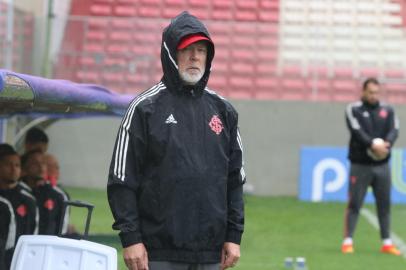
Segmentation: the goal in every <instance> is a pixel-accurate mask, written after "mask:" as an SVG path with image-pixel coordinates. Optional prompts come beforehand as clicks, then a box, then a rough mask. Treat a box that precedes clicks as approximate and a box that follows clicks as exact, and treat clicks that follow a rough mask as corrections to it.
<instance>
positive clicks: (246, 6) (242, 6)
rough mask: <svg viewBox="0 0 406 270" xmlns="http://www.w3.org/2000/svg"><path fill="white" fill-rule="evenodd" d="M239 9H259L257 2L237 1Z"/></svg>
mask: <svg viewBox="0 0 406 270" xmlns="http://www.w3.org/2000/svg"><path fill="white" fill-rule="evenodd" d="M235 2H236V4H237V8H239V9H252V10H256V9H257V1H252V0H251V1H247V0H235Z"/></svg>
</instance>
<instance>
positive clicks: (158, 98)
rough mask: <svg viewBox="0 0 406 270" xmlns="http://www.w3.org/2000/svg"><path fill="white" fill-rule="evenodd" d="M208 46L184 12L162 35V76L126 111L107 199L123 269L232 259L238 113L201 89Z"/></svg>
mask: <svg viewBox="0 0 406 270" xmlns="http://www.w3.org/2000/svg"><path fill="white" fill-rule="evenodd" d="M213 57H214V44H213V42H212V40H211V39H210V36H209V33H208V31H207V29H206V27H205V26H204V25H203V24H202V23H201V22H200V21H199V20H198V19H197V18H196V17H194V16H192V15H190V14H189V13H187V12H183V13H181V14H180V15H178V16H177V17H176V18H174V19H173V20H172V21H171V23H170V25H169V26H168V27H166V28H165V30H164V32H163V36H162V44H161V62H162V68H163V73H164V74H163V77H162V80H161V82H159V83H158V84H157V85H155V86H154V87H152V88H150V89H149V90H147V91H145V92H144V93H142V94H140V95H139V96H138V97H137V98H135V99H134V100H133V102H132V103H131V104H130V106H129V108H128V110H127V113H126V115H125V116H124V119H123V120H122V123H121V126H120V128H119V131H118V136H117V140H116V144H115V149H114V153H113V157H112V161H111V165H110V171H109V179H108V186H107V192H108V198H109V203H110V207H111V210H112V212H113V216H114V218H115V222H114V224H113V228H114V229H116V230H120V239H121V242H122V245H123V247H124V251H123V256H124V260H125V262H126V265H127V267H128V269H131V270H142V269H150V270H164V269H165V270H172V269H173V270H175V269H178V270H186V269H198V270H219V269H220V268H221V269H226V268H228V267H232V266H234V265H235V264H236V263H237V262H238V259H239V257H240V241H241V237H242V234H243V229H244V203H243V189H242V186H243V184H244V182H245V173H244V169H243V161H242V152H243V149H242V144H241V138H240V134H239V131H238V114H237V112H236V110H235V109H234V108H233V106H232V105H231V104H230V103H229V102H228V101H226V100H225V99H224V98H222V97H220V96H218V95H217V94H216V93H215V92H213V91H211V90H210V89H208V88H207V86H206V85H207V82H208V80H209V75H210V69H211V63H212V60H213Z"/></svg>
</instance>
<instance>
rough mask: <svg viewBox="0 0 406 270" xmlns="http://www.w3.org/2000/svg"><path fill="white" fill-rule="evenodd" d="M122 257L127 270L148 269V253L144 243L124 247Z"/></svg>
mask: <svg viewBox="0 0 406 270" xmlns="http://www.w3.org/2000/svg"><path fill="white" fill-rule="evenodd" d="M123 257H124V261H125V264H126V265H127V268H128V269H129V270H148V254H147V250H146V249H145V246H144V244H142V243H139V244H135V245H132V246H129V247H126V248H124V250H123Z"/></svg>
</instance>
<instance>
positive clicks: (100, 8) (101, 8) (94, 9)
mask: <svg viewBox="0 0 406 270" xmlns="http://www.w3.org/2000/svg"><path fill="white" fill-rule="evenodd" d="M90 14H91V15H95V16H110V15H111V14H112V8H111V6H110V5H106V4H104V5H103V4H93V5H91V7H90Z"/></svg>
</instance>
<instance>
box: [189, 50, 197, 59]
mask: <svg viewBox="0 0 406 270" xmlns="http://www.w3.org/2000/svg"><path fill="white" fill-rule="evenodd" d="M197 58H198V57H197V50H192V52H191V54H190V59H192V60H197Z"/></svg>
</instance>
